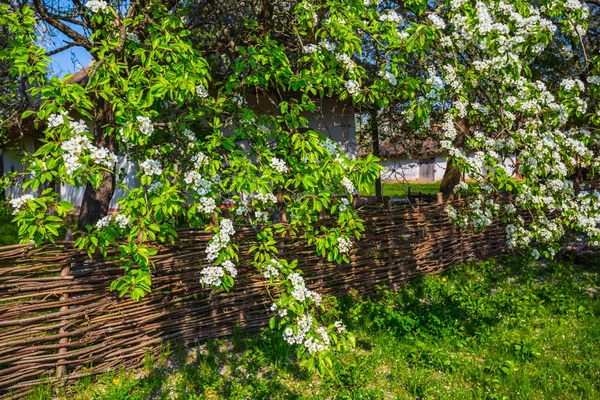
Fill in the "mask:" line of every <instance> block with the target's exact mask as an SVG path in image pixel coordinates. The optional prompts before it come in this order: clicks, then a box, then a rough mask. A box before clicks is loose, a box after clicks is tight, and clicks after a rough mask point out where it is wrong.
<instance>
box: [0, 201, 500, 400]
mask: <svg viewBox="0 0 600 400" xmlns="http://www.w3.org/2000/svg"><path fill="white" fill-rule="evenodd" d="M443 207H444V206H443V205H421V206H416V207H415V206H410V205H401V206H395V207H392V208H390V209H387V210H385V209H377V210H370V211H363V212H362V216H363V217H364V219H365V228H366V232H365V235H364V237H363V239H362V240H361V241H360V242H358V243H357V244H356V245H355V249H354V250H353V254H352V258H351V260H352V261H351V263H350V264H347V265H344V264H342V265H337V264H332V263H327V262H325V261H323V260H322V259H321V258H320V257H317V256H316V255H315V253H314V251H313V250H312V249H311V248H310V247H307V246H305V245H303V244H302V243H299V242H298V243H293V244H288V245H286V246H285V247H284V248H283V253H284V256H285V257H287V258H288V259H289V258H297V259H299V263H300V265H299V266H300V267H301V269H302V270H303V271H304V273H305V277H306V281H307V283H308V286H309V287H310V288H311V289H313V290H318V291H319V292H321V293H327V294H333V295H344V294H347V293H349V292H350V291H351V290H358V291H359V292H360V293H362V294H363V295H369V294H372V293H373V292H374V291H375V289H376V287H377V286H379V285H382V284H386V285H389V287H390V288H397V287H399V285H401V284H403V283H404V282H406V281H408V280H410V279H411V278H413V277H415V276H417V275H421V274H431V273H439V272H441V271H443V270H445V269H447V268H449V267H450V266H452V265H454V264H457V263H460V262H464V261H466V260H471V259H476V258H485V257H489V256H492V255H495V254H498V253H499V252H501V251H502V250H503V249H504V246H505V234H504V231H503V229H502V227H501V226H499V225H495V226H492V227H490V229H488V230H487V231H486V232H485V233H473V232H472V231H467V230H464V231H462V230H459V229H457V228H455V227H454V226H453V225H452V224H451V222H450V221H449V220H448V218H447V216H446V213H445V212H444V211H443ZM237 230H238V233H236V235H235V236H234V239H235V241H236V242H237V243H239V244H240V254H241V255H242V257H243V256H244V255H246V254H247V249H248V248H249V246H250V245H251V237H252V233H251V232H250V231H249V230H248V229H245V228H243V227H238V228H237ZM209 239H210V236H209V234H207V233H206V232H199V231H191V230H186V231H181V232H180V240H179V241H178V243H177V245H176V246H171V247H164V248H161V249H160V250H159V252H158V254H157V255H156V256H155V257H154V258H153V259H154V261H155V262H156V270H155V271H154V278H153V292H152V293H151V294H150V295H148V296H147V297H146V298H145V299H144V300H143V302H141V303H138V302H134V301H131V300H128V299H127V298H123V299H120V298H119V297H118V296H116V295H115V294H114V293H110V292H109V291H108V290H107V288H108V286H109V284H110V282H111V281H112V280H114V279H115V278H117V277H119V276H121V275H122V273H123V271H122V269H121V268H120V267H118V265H116V264H115V262H111V261H102V260H93V261H92V260H89V259H88V258H87V257H86V256H85V255H82V254H79V253H78V252H76V251H73V250H72V244H71V243H61V244H57V245H52V246H50V245H47V246H43V247H41V248H34V247H32V246H29V245H15V246H8V247H4V248H0V397H5V398H11V397H15V398H17V397H20V396H22V395H23V394H24V393H26V392H27V390H28V389H30V388H31V387H32V386H33V385H36V384H39V383H40V382H47V381H54V380H72V379H76V378H79V377H82V376H84V375H87V374H91V373H101V372H105V371H108V370H111V369H114V368H120V367H125V368H134V367H138V366H140V365H142V364H143V360H144V356H145V354H146V353H147V352H157V351H158V350H159V348H160V347H161V345H164V344H165V343H167V342H171V343H178V344H183V345H186V346H192V345H194V344H196V343H198V342H200V341H202V340H205V339H208V338H216V337H220V336H224V335H228V334H231V333H232V331H233V329H235V328H237V329H238V330H240V331H250V330H257V329H259V328H261V327H264V326H265V325H266V324H267V322H268V317H269V312H268V308H269V306H270V301H269V300H268V299H267V297H266V295H265V292H264V289H263V282H262V280H261V277H260V276H256V274H255V273H253V272H252V270H251V267H250V266H249V265H248V260H247V259H240V263H239V264H240V265H239V267H238V271H239V275H238V279H237V280H236V285H235V286H234V289H233V290H232V291H231V292H229V293H220V292H214V293H212V294H210V291H209V290H206V289H203V288H202V287H201V285H200V283H199V277H200V270H201V269H202V268H203V266H204V265H203V260H204V249H205V247H206V243H207V241H208V240H209ZM75 266H77V267H75Z"/></svg>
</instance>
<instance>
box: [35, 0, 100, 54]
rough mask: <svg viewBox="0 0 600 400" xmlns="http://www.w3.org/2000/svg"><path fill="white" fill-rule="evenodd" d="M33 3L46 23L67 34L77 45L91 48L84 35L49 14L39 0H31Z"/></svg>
mask: <svg viewBox="0 0 600 400" xmlns="http://www.w3.org/2000/svg"><path fill="white" fill-rule="evenodd" d="M33 4H34V5H35V8H36V10H37V12H38V13H39V14H40V16H41V17H42V19H43V20H44V21H45V22H46V23H48V24H50V25H51V26H53V27H54V28H56V29H58V30H59V31H60V32H62V33H63V34H65V35H67V36H68V37H69V38H70V39H72V40H73V41H74V42H75V43H77V45H78V46H81V47H83V48H85V49H87V50H91V49H92V44H91V43H90V41H89V40H88V39H87V38H86V37H85V36H83V35H81V34H79V33H77V32H76V31H75V30H73V29H72V28H70V27H69V26H68V25H67V24H65V23H64V22H61V21H60V20H59V17H58V16H56V15H53V14H50V13H49V12H48V10H47V9H46V6H45V5H44V3H43V2H42V1H41V0H33Z"/></svg>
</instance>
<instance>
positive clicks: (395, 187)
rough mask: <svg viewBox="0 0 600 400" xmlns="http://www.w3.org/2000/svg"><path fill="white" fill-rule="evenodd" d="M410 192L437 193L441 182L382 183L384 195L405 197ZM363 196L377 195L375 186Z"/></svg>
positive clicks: (362, 193) (414, 193) (413, 193)
mask: <svg viewBox="0 0 600 400" xmlns="http://www.w3.org/2000/svg"><path fill="white" fill-rule="evenodd" d="M409 188H410V194H411V195H416V194H436V193H437V192H439V191H440V182H436V183H408V182H404V183H382V189H383V195H384V196H389V197H404V196H406V195H408V190H409ZM360 194H361V195H362V196H375V186H373V187H372V188H369V190H366V191H364V192H361V193H360Z"/></svg>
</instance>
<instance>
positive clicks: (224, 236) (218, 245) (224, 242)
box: [205, 218, 235, 262]
mask: <svg viewBox="0 0 600 400" xmlns="http://www.w3.org/2000/svg"><path fill="white" fill-rule="evenodd" d="M234 234H235V229H234V228H233V222H232V221H231V220H230V219H227V218H224V219H222V220H221V223H220V225H219V232H218V234H217V235H215V236H213V238H212V240H211V241H210V243H209V244H208V246H207V247H206V250H205V253H206V259H207V260H208V262H212V261H214V260H216V259H217V257H219V254H220V252H221V250H223V249H225V248H227V246H228V245H229V242H230V240H231V236H233V235H234Z"/></svg>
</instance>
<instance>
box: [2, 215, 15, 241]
mask: <svg viewBox="0 0 600 400" xmlns="http://www.w3.org/2000/svg"><path fill="white" fill-rule="evenodd" d="M13 218H14V216H13V215H0V246H7V245H9V244H17V243H19V227H18V226H17V224H15V223H14V222H11V221H12V219H13Z"/></svg>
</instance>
